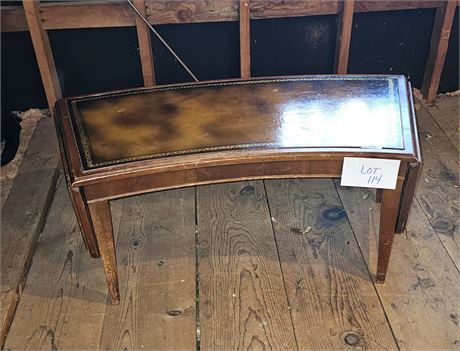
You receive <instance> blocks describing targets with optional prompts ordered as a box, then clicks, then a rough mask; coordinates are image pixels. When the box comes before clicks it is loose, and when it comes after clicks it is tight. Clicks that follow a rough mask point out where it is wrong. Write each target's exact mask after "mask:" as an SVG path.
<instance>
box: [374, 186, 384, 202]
mask: <svg viewBox="0 0 460 351" xmlns="http://www.w3.org/2000/svg"><path fill="white" fill-rule="evenodd" d="M382 191H383V189H377V191H376V193H375V202H377V203H378V204H381V203H382Z"/></svg>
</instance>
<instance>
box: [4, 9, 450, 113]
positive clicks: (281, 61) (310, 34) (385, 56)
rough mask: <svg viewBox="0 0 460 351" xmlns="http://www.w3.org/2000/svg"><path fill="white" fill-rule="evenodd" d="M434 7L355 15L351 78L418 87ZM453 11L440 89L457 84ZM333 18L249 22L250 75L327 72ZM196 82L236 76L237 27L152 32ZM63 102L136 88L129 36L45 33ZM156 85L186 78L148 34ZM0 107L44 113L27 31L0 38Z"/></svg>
mask: <svg viewBox="0 0 460 351" xmlns="http://www.w3.org/2000/svg"><path fill="white" fill-rule="evenodd" d="M435 12H436V10H435V9H424V10H409V11H394V12H374V13H357V14H355V17H354V23H353V33H352V40H351V48H350V60H349V72H350V73H395V74H405V75H407V76H409V77H410V78H411V81H412V83H413V85H414V86H415V87H420V85H421V81H422V77H423V70H424V67H425V62H426V58H427V54H428V50H429V44H430V37H431V31H432V27H433V21H434V16H435ZM458 21H459V15H458V11H457V14H456V16H455V19H454V26H453V29H452V34H451V38H450V44H449V50H448V53H447V57H446V64H445V67H444V70H443V72H442V77H441V82H440V92H445V91H454V90H457V89H458V84H459V81H458V80H459V47H458V44H459V43H458V41H459V37H458V34H459V33H458V31H459V23H458ZM336 22H337V16H312V17H296V18H284V19H268V20H253V21H251V51H252V52H251V61H252V75H253V76H276V75H293V74H321V73H332V69H333V60H334V50H335V40H336V38H335V36H336V31H337V23H336ZM155 28H156V29H157V30H158V31H159V33H160V34H161V35H162V36H163V37H164V38H165V39H166V40H167V42H168V43H169V44H170V45H171V47H172V48H173V49H174V50H175V51H176V52H177V54H179V56H180V57H181V58H182V59H183V60H184V61H185V62H186V64H187V65H188V66H189V67H190V68H191V69H192V71H193V72H194V73H195V74H196V75H197V77H198V78H199V79H200V80H209V79H224V78H234V77H239V74H240V73H239V70H240V63H239V25H238V23H237V22H224V23H200V24H174V25H162V26H156V27H155ZM49 35H50V41H51V45H52V49H53V54H54V57H55V61H56V66H57V70H58V74H59V78H60V81H61V86H62V90H63V93H64V95H65V96H70V95H79V94H86V93H93V92H101V91H108V90H115V89H124V88H130V87H139V86H142V85H143V81H142V71H141V65H140V60H139V50H138V43H137V36H136V29H135V28H134V27H132V28H106V29H83V30H81V29H79V30H61V31H50V32H49ZM152 43H153V50H154V56H155V70H156V78H157V82H158V83H159V84H166V83H175V82H186V81H191V80H192V79H191V77H190V76H189V75H188V74H187V73H186V72H185V70H184V69H183V68H182V67H181V66H180V65H179V63H178V62H176V60H175V59H174V57H173V56H172V55H171V54H170V53H169V52H168V51H167V50H166V48H165V47H164V46H163V44H161V43H160V41H159V40H158V39H157V38H156V37H155V36H154V35H153V34H152ZM1 49H2V50H1V60H2V62H1V69H2V74H1V84H2V95H1V96H2V105H3V107H5V108H6V109H7V110H25V109H27V108H29V107H46V98H45V94H44V90H43V86H42V83H41V80H40V74H39V71H38V66H37V62H36V60H35V56H34V51H33V47H32V43H31V40H30V36H29V33H27V32H22V33H1Z"/></svg>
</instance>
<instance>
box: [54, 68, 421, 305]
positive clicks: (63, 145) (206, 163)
mask: <svg viewBox="0 0 460 351" xmlns="http://www.w3.org/2000/svg"><path fill="white" fill-rule="evenodd" d="M55 124H56V129H57V134H58V139H59V144H60V149H61V155H62V162H63V165H64V167H63V168H64V172H65V176H66V181H67V185H68V189H69V194H70V198H71V200H72V204H73V206H74V209H75V213H76V216H77V220H78V223H79V226H80V229H81V232H82V236H83V240H84V242H85V245H86V248H87V249H88V251H89V253H90V255H91V256H92V257H95V258H96V257H100V258H101V259H102V262H103V265H104V270H105V274H106V278H107V284H108V289H109V294H110V297H111V299H112V302H113V303H118V302H119V300H120V294H119V287H118V274H117V260H116V250H115V243H114V239H113V231H112V220H111V213H110V206H109V201H110V200H113V199H117V198H121V197H125V196H132V195H137V194H142V193H146V192H152V191H157V190H164V189H171V188H177V187H185V186H193V185H198V184H209V183H219V182H230V181H240V180H247V179H269V178H295V177H296V178H300V177H302V178H322V177H341V172H342V165H343V161H344V158H345V157H360V158H377V159H390V160H400V166H399V171H398V176H397V181H396V188H395V189H394V190H393V189H379V190H378V191H377V199H378V201H379V202H381V216H380V229H379V250H378V268H377V276H376V281H377V282H378V283H383V282H384V281H385V276H386V272H387V268H388V262H389V258H390V253H391V248H392V243H393V237H394V234H395V232H396V233H398V232H402V231H403V230H404V229H405V226H406V222H407V218H408V214H409V209H410V206H411V202H412V198H413V196H414V193H415V188H416V184H417V179H418V178H419V175H420V169H421V154H420V148H419V142H418V136H417V127H416V120H415V113H414V108H413V104H412V95H411V89H410V85H409V83H408V82H407V80H406V79H405V78H404V77H403V76H382V75H367V76H354V75H347V76H296V77H276V78H260V79H249V80H227V81H213V82H205V83H193V84H181V85H167V86H158V87H154V88H144V89H132V90H124V91H118V92H110V93H103V94H93V95H87V96H80V97H73V98H67V99H61V100H59V101H58V102H57V104H56V107H55Z"/></svg>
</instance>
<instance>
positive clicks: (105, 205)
mask: <svg viewBox="0 0 460 351" xmlns="http://www.w3.org/2000/svg"><path fill="white" fill-rule="evenodd" d="M88 207H89V212H90V214H91V220H92V222H93V228H94V233H95V234H96V239H97V243H98V246H99V252H100V254H101V258H102V263H103V265H104V271H105V277H106V279H107V286H108V288H109V294H110V297H111V299H112V303H113V304H118V303H120V290H119V287H118V271H117V257H116V251H115V242H114V239H113V229H112V216H111V215H110V206H109V202H108V201H107V200H104V201H98V202H91V203H89V204H88Z"/></svg>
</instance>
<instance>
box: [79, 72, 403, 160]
mask: <svg viewBox="0 0 460 351" xmlns="http://www.w3.org/2000/svg"><path fill="white" fill-rule="evenodd" d="M397 79H398V78H397V77H391V76H390V77H378V76H372V77H365V76H364V77H362V76H360V77H356V76H352V77H343V76H340V77H339V76H338V77H334V76H323V77H299V78H275V79H273V78H272V79H256V80H247V81H246V80H244V81H230V82H218V83H198V84H188V85H182V86H180V85H179V86H172V87H171V86H170V87H155V88H152V89H145V90H134V91H129V92H124V93H112V94H104V95H100V96H90V97H85V98H77V99H75V100H71V101H70V105H71V110H72V114H73V117H74V118H73V121H74V122H75V125H76V127H77V131H78V137H77V138H76V139H77V142H78V143H79V144H80V146H81V148H79V149H81V150H82V151H83V156H84V158H85V162H86V166H87V167H85V168H86V169H93V168H98V167H104V166H112V165H116V164H121V163H126V162H132V161H141V160H147V159H155V158H161V157H167V156H178V155H188V154H193V153H200V152H208V151H225V150H235V149H248V148H261V147H276V146H279V145H278V144H276V143H252V144H237V145H223V146H212V147H203V148H198V149H189V150H178V151H169V152H162V153H156V154H148V155H139V156H133V157H126V158H122V159H117V160H111V161H102V162H93V159H92V152H91V143H90V141H89V137H88V135H87V132H86V129H85V126H84V121H83V117H82V116H81V113H80V110H79V109H78V107H77V104H78V103H79V102H82V101H92V100H99V99H105V98H108V97H114V96H117V97H119V96H126V95H136V94H137V95H139V94H147V93H153V92H161V91H171V90H183V89H193V88H207V87H218V86H232V85H248V84H262V83H281V82H306V81H314V80H326V81H327V80H341V81H343V80H369V81H382V80H383V81H388V89H389V94H390V99H392V100H393V101H394V102H395V103H397V104H398V106H399V100H398V99H395V96H397V94H395V86H396V87H397V84H396V85H395V84H394V83H395V81H397ZM399 118H400V123H401V128H400V130H401V140H402V143H404V141H403V139H404V138H403V135H402V125H403V123H402V120H401V118H402V116H401V113H400V116H399ZM402 147H403V148H404V144H403V145H402ZM83 166H85V165H83Z"/></svg>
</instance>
